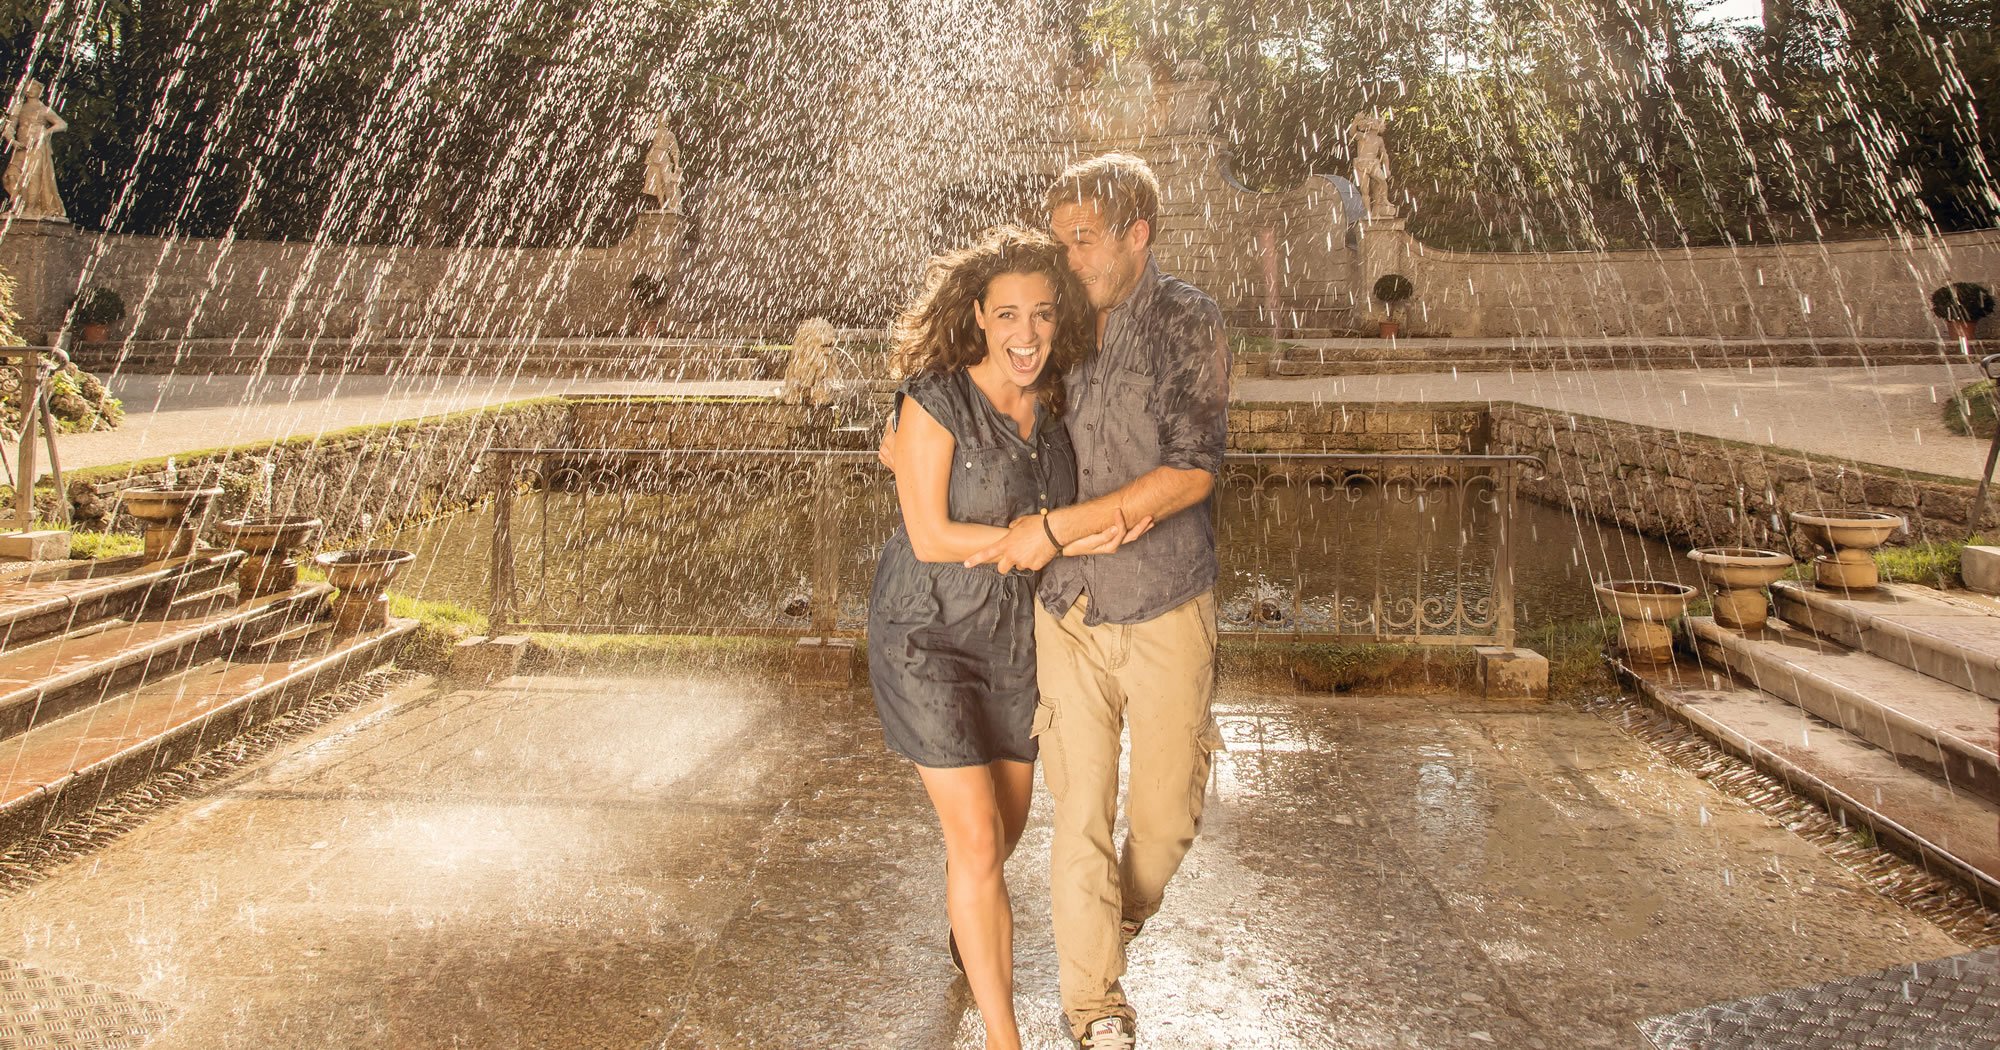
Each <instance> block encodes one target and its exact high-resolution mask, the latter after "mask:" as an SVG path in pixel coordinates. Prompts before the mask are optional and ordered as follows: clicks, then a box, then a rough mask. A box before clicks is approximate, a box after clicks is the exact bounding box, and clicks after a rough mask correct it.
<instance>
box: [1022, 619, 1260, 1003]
mask: <svg viewBox="0 0 2000 1050" xmlns="http://www.w3.org/2000/svg"><path fill="white" fill-rule="evenodd" d="M1087 602H1088V596H1085V597H1081V598H1078V599H1077V601H1076V604H1075V605H1073V606H1072V607H1071V608H1070V610H1069V612H1068V613H1067V614H1065V615H1064V616H1063V617H1061V618H1060V619H1058V618H1056V617H1054V616H1051V615H1049V612H1048V610H1046V609H1043V608H1041V607H1040V606H1039V605H1038V606H1037V607H1036V609H1035V649H1036V660H1037V671H1038V673H1039V674H1040V677H1041V702H1040V704H1039V705H1038V706H1037V707H1036V709H1035V726H1034V733H1035V737H1036V738H1037V739H1038V740H1039V741H1040V742H1041V759H1042V781H1043V783H1045V784H1047V785H1048V789H1049V795H1050V797H1051V798H1052V799H1054V801H1055V839H1054V844H1053V846H1052V847H1051V850H1050V874H1049V892H1050V896H1051V898H1052V900H1051V904H1052V905H1053V910H1054V919H1055V934H1056V956H1057V959H1058V963H1059V968H1060V973H1061V989H1062V1005H1063V1012H1064V1013H1065V1014H1066V1015H1067V1016H1068V1018H1069V1023H1070V1029H1071V1031H1072V1032H1081V1031H1082V1030H1083V1027H1084V1026H1085V1025H1087V1024H1088V1023H1090V1022H1091V1021H1093V1020H1096V1019H1097V1018H1100V1017H1104V1016H1106V1015H1110V1014H1118V1015H1121V1016H1124V1017H1127V1018H1130V1017H1132V1016H1133V1012H1132V1007H1131V1006H1130V1004H1128V1003H1127V1002H1126V1001H1125V993H1124V990H1123V989H1122V988H1120V987H1119V983H1118V979H1119V978H1120V977H1121V976H1123V975H1124V973H1125V948H1124V945H1123V944H1122V943H1121V942H1120V940H1119V935H1118V922H1119V920H1120V919H1121V918H1123V919H1132V920H1138V921H1144V920H1146V919H1149V918H1151V917H1152V916H1153V913H1155V912H1157V911H1159V910H1160V902H1161V900H1162V899H1163V898H1164V897H1165V894H1166V889H1167V880H1169V879H1171V878H1173V875H1174V872H1175V871H1176V870H1177V869H1178V868H1179V867H1180V865H1181V858H1182V857H1183V856H1185V855H1186V854H1187V851H1188V847H1189V846H1191V845H1193V844H1194V836H1195V832H1196V830H1197V829H1198V827H1199V826H1200V823H1201V807H1202V799H1203V797H1204V796H1205V795H1206V794H1207V791H1208V773H1209V765H1210V756H1211V754H1212V753H1213V752H1215V751H1218V750H1221V747H1222V738H1221V735H1220V734H1219V733H1217V732H1216V728H1215V721H1214V719H1213V718H1211V717H1210V715H1209V701H1210V699H1211V698H1212V697H1213V696H1214V694H1215V595H1214V593H1213V592H1209V593H1206V594H1203V595H1201V596H1199V597H1197V598H1194V599H1192V600H1190V601H1188V602H1185V603H1183V604H1182V605H1180V606H1178V607H1177V608H1174V609H1172V610H1170V611H1169V612H1167V613H1165V614H1164V615H1162V616H1159V617H1158V618H1156V619H1152V620H1148V621H1146V622H1145V623H1137V624H1099V625H1098V626H1096V627H1088V626H1085V625H1084V622H1083V618H1084V611H1085V608H1086V605H1087ZM1127 724H1129V725H1130V726H1131V731H1132V768H1131V785H1130V788H1129V790H1128V791H1127V793H1126V796H1125V816H1126V822H1127V825H1128V831H1127V833H1126V836H1125V845H1124V850H1123V851H1122V854H1121V852H1120V851H1116V850H1114V849H1113V848H1112V842H1111V832H1112V825H1113V824H1114V823H1115V822H1116V820H1117V817H1118V753H1119V749H1120V743H1119V731H1120V729H1121V728H1123V727H1124V726H1125V725H1127Z"/></svg>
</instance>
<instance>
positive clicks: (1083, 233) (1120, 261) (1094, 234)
mask: <svg viewBox="0 0 2000 1050" xmlns="http://www.w3.org/2000/svg"><path fill="white" fill-rule="evenodd" d="M1049 226H1050V227H1051V228H1052V229H1053V231H1054V233H1055V237H1056V240H1057V241H1060V242H1061V243H1062V246H1063V248H1065V249H1066V250H1067V251H1068V260H1069V268H1070V269H1071V270H1072V271H1074V272H1075V274H1076V276H1077V279H1078V280H1080V281H1082V282H1083V290H1084V291H1085V292H1086V293H1087V294H1088V295H1089V296H1090V305H1092V306H1094V307H1096V308H1097V309H1098V310H1099V311H1104V310H1109V309H1111V308H1112V307H1114V306H1117V305H1118V304H1119V303H1122V302H1124V301H1125V297H1126V296H1129V295H1131V294H1132V289H1133V288H1135V287H1137V286H1138V284H1139V274H1140V273H1141V272H1143V271H1144V270H1145V269H1146V252H1147V244H1146V242H1147V238H1148V237H1149V236H1150V235H1151V233H1152V230H1151V229H1150V228H1149V227H1148V226H1147V224H1146V220H1144V219H1138V220H1135V221H1134V222H1133V223H1132V225H1131V226H1130V227H1129V228H1128V229H1126V231H1125V233H1124V235H1123V236H1119V235H1117V234H1114V233H1112V232H1111V231H1110V230H1109V229H1107V228H1106V227H1105V223H1104V213H1103V210H1102V209H1100V208H1099V207H1098V206H1097V202H1096V201H1085V202H1081V203H1074V204H1059V205H1057V206H1056V209H1055V211H1054V212H1053V213H1051V214H1050V215H1049Z"/></svg>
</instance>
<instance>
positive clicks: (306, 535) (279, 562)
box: [215, 514, 320, 598]
mask: <svg viewBox="0 0 2000 1050" xmlns="http://www.w3.org/2000/svg"><path fill="white" fill-rule="evenodd" d="M319 527H320V521H319V519H318V518H313V517H307V516H306V515H304V514H287V515H279V516H275V517H262V518H236V519H234V520H231V521H225V522H223V523H222V524H220V525H217V526H216V527H215V531H217V532H219V533H221V534H222V535H223V536H225V537H227V538H228V539H229V543H230V546H233V547H235V548H236V549H237V550H240V551H242V552H243V553H245V554H248V555H249V557H247V558H245V559H243V564H242V565H240V566H238V567H237V569H236V589H237V591H238V592H239V593H240V594H241V595H242V596H243V597H245V598H261V597H263V596H264V595H267V594H276V593H278V592H280V591H289V590H291V589H292V588H293V587H296V586H298V583H299V563H298V560H297V559H295V558H293V557H292V552H293V551H296V550H298V549H299V548H300V547H303V546H305V545H306V544H307V543H309V542H311V541H312V538H313V537H314V536H315V535H317V534H318V533H319Z"/></svg>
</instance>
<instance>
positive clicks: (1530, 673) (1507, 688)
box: [1472, 645, 1549, 700]
mask: <svg viewBox="0 0 2000 1050" xmlns="http://www.w3.org/2000/svg"><path fill="white" fill-rule="evenodd" d="M1472 651H1473V652H1474V653H1476V654H1478V658H1479V694H1480V695H1481V696H1484V697H1485V698H1486V699H1488V700H1543V699H1547V697H1548V695H1549V661H1548V658H1547V657H1545V656H1543V655H1542V654H1540V653H1538V652H1535V651H1534V650H1533V649H1509V648H1506V647H1504V646H1498V645H1477V646H1473V648H1472Z"/></svg>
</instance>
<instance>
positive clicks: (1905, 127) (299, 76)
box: [0, 0, 2000, 249]
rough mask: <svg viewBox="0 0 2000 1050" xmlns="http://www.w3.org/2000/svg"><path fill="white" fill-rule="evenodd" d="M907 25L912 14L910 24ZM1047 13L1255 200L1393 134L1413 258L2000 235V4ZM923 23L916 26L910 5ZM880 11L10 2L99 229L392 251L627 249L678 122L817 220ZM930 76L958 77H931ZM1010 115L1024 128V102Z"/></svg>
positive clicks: (720, 3)
mask: <svg viewBox="0 0 2000 1050" xmlns="http://www.w3.org/2000/svg"><path fill="white" fill-rule="evenodd" d="M884 2H886V0H884ZM1709 2H1710V0H1399V2H1397V3H1393V4H1392V3H1389V2H1388V0H1095V2H1091V0H1046V5H1047V6H1046V8H1045V11H1046V18H1045V20H1044V22H1043V24H1044V25H1047V26H1048V27H1049V29H1050V32H1051V41H1050V45H1051V47H1061V48H1067V49H1068V51H1069V52H1070V54H1071V57H1072V58H1073V59H1075V60H1078V61H1081V62H1083V63H1085V64H1089V63H1091V62H1103V61H1108V60H1117V61H1131V60H1146V61H1152V62H1154V63H1156V64H1157V65H1158V66H1159V67H1160V68H1161V69H1162V70H1167V69H1172V68H1174V67H1176V66H1178V65H1180V64H1182V63H1184V62H1187V61H1189V60H1193V61H1198V62H1200V63H1202V64H1203V65H1204V66H1205V67H1206V68H1207V69H1208V70H1209V71H1210V73H1211V75H1213V76H1214V77H1215V78H1216V79H1218V80H1219V81H1220V82H1221V85H1222V90H1221V93H1220V94H1221V99H1222V113H1221V120H1222V132H1223V134H1224V135H1225V136H1226V139H1227V142H1228V144H1229V146H1230V149H1231V151H1232V155H1233V156H1232V163H1233V166H1234V169H1235V171H1236V173H1237V175H1238V176H1239V177H1241V178H1243V179H1245V180H1246V181H1249V182H1251V183H1253V184H1256V185H1261V186H1265V187H1268V188H1277V187H1283V186H1287V185H1292V184H1295V183H1296V182H1297V181H1298V180H1299V179H1300V178H1302V177H1303V176H1305V175H1306V174H1309V173H1313V172H1326V173H1344V172H1345V171H1346V170H1347V167H1348V160H1347V158H1348V151H1349V150H1350V148H1351V145H1350V143H1349V142H1348V141H1347V138H1346V134H1345V129H1346V126H1347V123H1348V120H1349V118H1351V117H1352V116H1353V115H1354V114H1355V113H1357V112H1360V111H1363V110H1367V109H1381V110H1385V111H1387V112H1389V113H1390V114H1391V117H1392V120H1391V125H1390V132H1389V138H1390V142H1391V148H1392V151H1393V153H1394V156H1395V158H1396V172H1395V178H1394V185H1395V187H1396V189H1397V192H1398V193H1399V194H1403V195H1405V196H1406V201H1407V206H1408V210H1409V211H1410V212H1411V214H1412V215H1413V217H1414V222H1413V229H1414V230H1415V231H1416V232H1417V233H1418V234H1419V235H1420V236H1422V237H1424V238H1425V239H1426V240H1429V241H1432V242H1434V243H1438V244H1441V245H1448V246H1455V247H1497V248H1517V249H1531V248H1532V249H1562V248H1581V247H1611V246H1635V245H1649V246H1673V245H1682V244H1718V243H1744V242H1755V241H1771V240H1798V239H1813V238H1830V237H1839V236H1851V235H1857V234H1864V233H1871V232H1881V231H1889V230H1927V229H1945V230H1953V229H1968V228H1977V227H1985V226H1991V225H1994V224H1995V222H1996V219H2000V198H1996V195H1995V186H1994V174H1993V170H1992V167H1991V158H1992V157H1994V156H1995V152H1994V149H1995V145H1996V143H1995V137H1994V136H1995V134H1996V132H1995V130H1994V121H1993V120H1992V119H1991V117H1990V110H1991V107H1992V106H1993V104H1994V102H1995V101H1996V99H1995V93H1996V80H2000V48H1996V44H2000V39H1996V27H1995V11H1996V5H1995V4H1994V3H1992V2H1991V0H1979V2H1973V0H1765V2H1764V4H1763V24H1762V25H1761V26H1758V25H1731V24H1723V23H1719V22H1717V21H1716V20H1715V19H1714V18H1713V11H1712V10H1710V9H1709V8H1708V6H1707V5H1708V3H1709ZM892 6H893V5H892ZM878 8H881V3H874V4H872V6H871V3H870V2H869V0H840V2H839V3H835V4H831V5H828V4H815V5H800V4H796V3H788V2H784V0H780V2H777V3H770V2H764V3H754V4H753V3H746V2H743V0H206V2H203V3H188V2H186V0H92V2H87V3H86V2H81V0H54V2H48V0H0V48H4V55H0V60H4V61H5V62H6V63H7V68H10V69H12V70H13V71H14V72H15V73H16V75H17V77H18V78H20V79H25V78H26V77H27V76H29V75H33V76H36V77H39V78H42V79H44V80H46V81H48V82H49V83H50V85H51V88H52V94H51V98H52V102H53V103H54V104H55V105H56V107H57V108H58V109H59V110H60V111H61V112H62V113H63V114H64V115H65V117H66V118H68V119H69V121H70V123H71V127H72V130H71V131H70V132H69V133H68V134H67V136H66V137H65V139H64V140H62V146H61V148H59V149H58V151H57V158H58V164H59V173H58V174H59V180H60V182H61V185H62V186H63V188H64V192H65V195H66V197H67V199H68V202H69V206H70V213H71V215H72V217H73V218H75V219H76V220H77V221H79V222H80V223H81V224H83V225H85V226H88V227H93V228H103V229H113V230H120V231H128V232H137V233H149V234H166V233H173V234H180V235H194V236H219V235H230V236H236V237H249V238H294V239H312V240H321V241H333V242H370V243H383V244H491V245H546V244H577V243H586V244H588V243H598V244H601V243H605V242H606V241H608V240H611V239H614V238H615V237H616V236H617V235H618V233H619V231H621V230H622V229H623V228H624V226H625V224H626V223H628V222H629V221H630V217H631V213H632V210H633V208H634V207H636V206H637V202H638V199H639V198H638V193H637V187H638V179H639V176H640V170H639V169H640V165H641V158H642V157H643V153H644V146H645V143H644V142H643V141H642V140H641V138H640V135H639V132H640V129H641V127H643V121H642V118H643V115H644V114H646V113H648V112H651V111H653V110H656V109H660V108H665V109H668V110H669V111H671V112H672V113H673V114H674V117H673V119H674V121H675V127H676V128H677V130H678V131H679V133H680V139H681V141H682V144H683V147H684V157H685V163H686V167H687V174H688V185H689V186H690V188H691V190H692V191H694V192H697V193H698V192H699V187H700V186H701V184H702V182H703V180H704V179H705V178H708V177H710V176H712V175H716V174H721V173H739V174H741V173H747V174H749V175H751V176H753V177H754V178H755V179H757V180H758V181H761V182H763V183H765V184H767V185H773V186H786V185H795V184H798V183H800V182H802V181H805V180H809V179H811V178H814V177H816V173H818V172H821V171H824V170H825V169H826V167H827V166H828V165H829V164H830V163H833V162H834V161H835V160H836V157H835V155H834V152H833V151H834V149H835V147H836V145H837V142H838V135H839V131H840V129H839V128H837V127H833V126H830V123H829V122H830V120H831V119H832V115H834V114H837V113H838V112H839V111H840V105H839V102H840V99H841V98H842V92H844V91H852V90H854V86H853V85H851V84H843V83H842V82H841V79H840V76H839V70H840V69H841V68H842V67H841V66H840V64H839V62H838V61H837V59H838V56H840V55H841V54H842V53H844V52H852V51H853V50H854V49H855V40H854V38H853V37H851V36H843V35H842V31H841V29H840V26H841V25H842V24H843V23H844V22H853V21H855V20H857V19H860V18H862V17H864V16H866V17H877V18H879V17H884V15H883V11H884V10H888V9H887V8H883V9H881V10H878ZM907 58H908V61H911V62H923V61H933V62H937V61H944V59H940V58H938V57H937V56H935V55H926V54H924V53H921V52H916V53H912V54H910V55H909V56H907ZM996 104H1004V103H996Z"/></svg>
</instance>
